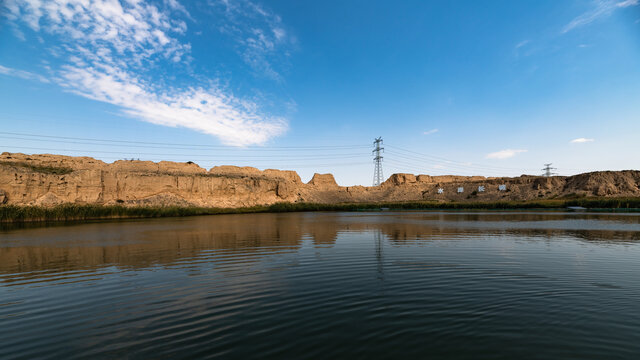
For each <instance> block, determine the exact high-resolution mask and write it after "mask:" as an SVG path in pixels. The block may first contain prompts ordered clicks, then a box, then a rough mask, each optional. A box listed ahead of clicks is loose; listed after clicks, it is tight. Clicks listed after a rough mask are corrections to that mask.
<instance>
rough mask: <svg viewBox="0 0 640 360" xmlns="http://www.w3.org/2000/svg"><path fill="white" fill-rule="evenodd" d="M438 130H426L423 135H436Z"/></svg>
mask: <svg viewBox="0 0 640 360" xmlns="http://www.w3.org/2000/svg"><path fill="white" fill-rule="evenodd" d="M438 131H439V130H438V129H431V130H427V131H425V132H423V133H422V134H423V135H431V134H435V133H437V132H438Z"/></svg>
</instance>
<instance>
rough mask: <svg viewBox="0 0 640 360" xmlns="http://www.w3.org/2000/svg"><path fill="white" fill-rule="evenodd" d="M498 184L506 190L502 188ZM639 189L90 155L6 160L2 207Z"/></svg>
mask: <svg viewBox="0 0 640 360" xmlns="http://www.w3.org/2000/svg"><path fill="white" fill-rule="evenodd" d="M500 185H505V186H506V190H505V191H500V190H499V186H500ZM639 185H640V171H631V170H629V171H605V172H593V173H586V174H580V175H576V176H570V177H562V176H554V177H550V178H545V177H537V176H520V177H516V178H485V177H481V176H472V177H465V176H429V175H417V176H416V175H413V174H394V175H392V176H391V177H390V178H389V179H387V181H385V182H384V183H383V184H382V185H381V186H379V187H364V186H350V187H344V186H339V185H338V184H337V183H336V181H335V179H334V177H333V175H331V174H315V175H314V176H313V178H312V179H311V181H309V182H308V183H306V184H305V183H303V182H302V180H301V179H300V177H299V176H298V174H297V173H296V172H294V171H282V170H271V169H269V170H264V171H261V170H258V169H256V168H252V167H236V166H216V167H214V168H212V169H210V170H209V171H207V170H206V169H203V168H201V167H199V166H198V165H196V164H193V163H175V162H168V161H161V162H159V163H154V162H151V161H128V160H121V161H116V162H114V163H111V164H107V163H104V162H102V161H100V160H96V159H93V158H89V157H69V156H59V155H47V154H45V155H25V154H14V153H3V154H2V155H0V204H13V205H43V206H52V205H58V204H63V203H73V204H104V205H113V204H122V205H130V206H136V205H141V206H165V205H166V206H169V205H172V206H174V205H176V206H202V207H245V206H255V205H269V204H273V203H277V202H315V203H341V202H383V201H423V200H436V201H496V200H531V199H545V198H553V197H558V196H566V195H573V194H575V195H587V196H606V197H615V196H640V187H639ZM481 186H482V187H484V191H481V189H480V188H479V187H481ZM458 188H463V189H462V192H458ZM438 189H442V193H440V192H439V191H438Z"/></svg>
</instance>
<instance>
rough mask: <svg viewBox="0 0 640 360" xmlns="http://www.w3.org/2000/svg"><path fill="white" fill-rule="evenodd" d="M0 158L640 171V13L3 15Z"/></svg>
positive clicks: (507, 5) (628, 9) (245, 9)
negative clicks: (375, 154) (379, 152)
mask: <svg viewBox="0 0 640 360" xmlns="http://www.w3.org/2000/svg"><path fill="white" fill-rule="evenodd" d="M0 6H1V7H2V10H1V11H2V13H1V15H0V125H2V126H1V128H2V129H1V130H0V144H1V145H0V151H10V152H24V153H60V154H68V155H88V156H93V157H96V158H99V159H103V160H105V161H108V162H111V161H114V160H117V159H123V158H136V159H137V158H140V159H141V160H144V159H149V160H154V161H158V160H163V159H166V160H174V161H189V160H191V161H195V162H196V163H198V164H200V165H201V166H203V167H207V168H210V167H211V166H214V165H223V164H233V165H241V166H255V167H258V168H261V169H265V168H280V169H293V170H297V171H298V172H299V173H300V174H301V176H302V177H303V180H308V179H309V178H310V177H311V175H312V174H313V173H314V172H321V173H324V172H332V173H334V174H335V175H336V178H337V180H338V182H339V183H340V184H343V185H352V184H364V185H369V184H370V183H371V181H372V176H373V162H372V157H371V147H372V145H371V143H372V141H373V139H374V138H375V137H378V136H382V137H383V139H384V142H385V154H384V156H385V158H384V172H385V175H386V176H388V175H390V174H391V173H394V172H410V173H416V174H417V173H427V174H436V175H437V174H462V175H487V176H500V175H509V176H513V175H520V174H523V173H526V174H538V173H541V170H540V168H541V167H542V165H543V164H544V163H547V162H552V163H553V164H554V166H555V167H557V168H558V173H560V174H563V175H570V174H575V173H579V172H584V171H592V170H605V169H611V170H619V169H638V168H640V156H638V155H639V154H640V141H638V138H639V134H640V66H639V65H640V4H639V2H638V1H637V0H608V1H605V0H597V1H569V0H567V1H491V2H478V1H446V2H443V1H402V2H374V1H316V2H298V1H275V2H259V1H254V2H250V1H233V0H227V1H224V0H209V1H198V2H195V1H184V0H183V1H180V0H165V1H143V0H135V1H134V0H126V1H125V0H123V1H117V0H111V1H106V0H104V1H103V0H48V1H44V0H42V1H39V0H5V1H4V2H3V3H2V5H0Z"/></svg>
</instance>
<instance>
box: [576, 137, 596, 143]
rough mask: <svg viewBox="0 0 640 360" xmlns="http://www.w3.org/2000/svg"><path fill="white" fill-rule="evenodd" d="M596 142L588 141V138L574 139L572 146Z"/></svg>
mask: <svg viewBox="0 0 640 360" xmlns="http://www.w3.org/2000/svg"><path fill="white" fill-rule="evenodd" d="M593 141H595V140H594V139H587V138H577V139H573V140H571V143H572V144H583V143H588V142H593Z"/></svg>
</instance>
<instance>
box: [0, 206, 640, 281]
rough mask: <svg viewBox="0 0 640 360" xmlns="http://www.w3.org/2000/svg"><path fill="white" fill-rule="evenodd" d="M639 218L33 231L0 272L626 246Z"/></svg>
mask: <svg viewBox="0 0 640 360" xmlns="http://www.w3.org/2000/svg"><path fill="white" fill-rule="evenodd" d="M639 219H640V217H638V216H626V215H600V214H597V215H592V214H579V215H567V214H559V213H549V214H544V213H526V214H525V213H519V214H518V213H482V214H479V213H436V212H433V213H432V212H406V213H289V214H244V215H220V216H206V217H193V218H175V219H155V220H143V221H123V222H110V223H91V224H82V225H74V226H57V227H56V226H54V227H40V228H37V227H36V228H28V229H16V230H8V231H4V232H3V233H1V234H2V236H1V237H0V273H5V274H6V273H9V274H15V273H25V272H34V271H41V270H47V273H51V272H56V271H70V270H77V269H92V268H98V267H105V266H118V267H131V268H147V267H153V266H168V265H171V264H174V263H176V262H189V261H190V259H191V260H195V259H197V260H198V261H203V260H204V261H206V258H207V257H211V258H215V259H217V260H221V259H222V260H224V259H230V260H233V261H234V262H237V264H238V266H243V265H244V266H246V265H250V264H253V263H256V262H258V261H259V260H260V258H261V257H263V256H266V255H274V254H285V253H288V252H293V251H297V250H298V249H299V248H300V247H301V246H302V242H303V241H304V240H305V239H310V240H311V241H312V243H313V244H314V245H315V246H333V244H334V243H335V242H336V239H337V238H338V236H339V235H340V234H343V235H344V234H348V233H349V232H371V233H372V234H374V233H377V232H380V233H382V234H383V235H384V236H383V238H384V239H386V240H388V241H390V242H391V243H392V244H395V245H402V244H403V243H405V242H407V243H412V244H415V243H419V242H425V243H428V242H431V241H438V240H449V241H450V240H460V241H464V240H466V239H469V238H473V237H477V236H487V235H492V236H513V237H517V238H519V239H522V238H523V237H526V238H530V240H532V241H536V240H538V239H540V238H544V239H554V238H559V237H571V238H574V239H580V240H584V241H589V242H604V243H611V244H625V243H628V242H632V241H640V231H639V230H640V224H639V223H638V222H639ZM373 238H374V237H373V236H372V239H373ZM525 240H526V239H525ZM345 241H348V239H345ZM214 266H215V265H214ZM23 275H24V274H23ZM30 276H33V277H39V276H47V274H46V273H34V274H30ZM5 281H10V279H7V278H5Z"/></svg>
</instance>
